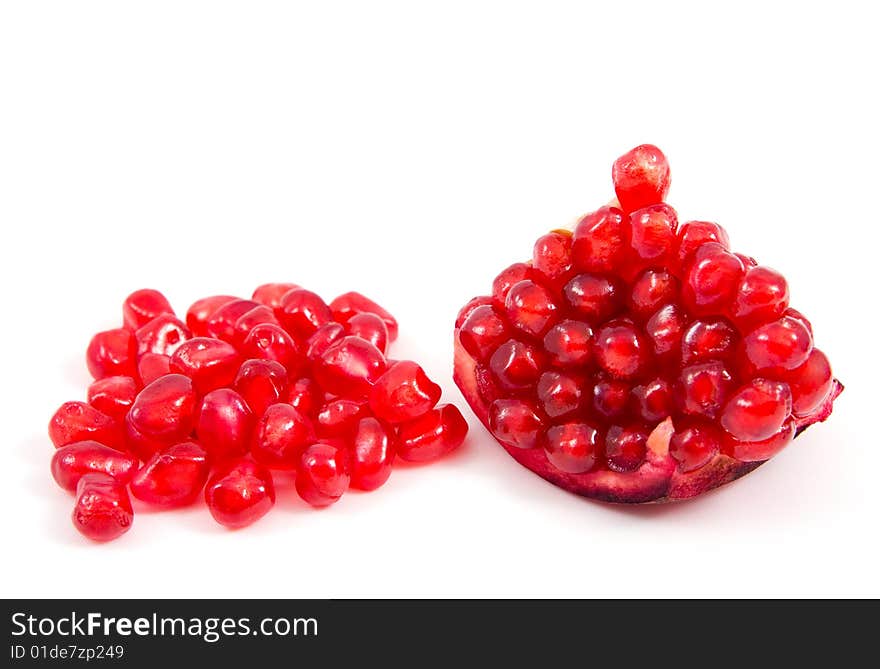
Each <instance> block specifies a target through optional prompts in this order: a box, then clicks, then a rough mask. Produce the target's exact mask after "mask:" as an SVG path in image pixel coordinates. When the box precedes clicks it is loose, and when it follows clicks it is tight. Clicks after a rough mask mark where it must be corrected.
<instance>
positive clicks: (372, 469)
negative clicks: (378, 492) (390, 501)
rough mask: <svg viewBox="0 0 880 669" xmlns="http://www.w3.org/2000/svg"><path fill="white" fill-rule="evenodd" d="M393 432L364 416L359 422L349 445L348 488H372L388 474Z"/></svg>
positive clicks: (385, 478)
mask: <svg viewBox="0 0 880 669" xmlns="http://www.w3.org/2000/svg"><path fill="white" fill-rule="evenodd" d="M394 441H395V439H394V432H393V431H392V430H391V428H389V427H388V426H386V425H384V424H383V423H382V421H380V420H378V419H376V418H373V417H372V416H367V417H366V418H362V419H361V421H360V422H359V423H358V426H357V431H356V432H355V435H354V439H353V440H352V448H351V487H352V488H358V489H360V490H375V489H376V488H378V487H380V486H381V485H382V484H384V483H385V482H386V481H387V480H388V477H389V476H391V467H392V465H393V463H394V456H395V453H396V449H395V447H394Z"/></svg>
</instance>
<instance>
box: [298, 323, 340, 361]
mask: <svg viewBox="0 0 880 669" xmlns="http://www.w3.org/2000/svg"><path fill="white" fill-rule="evenodd" d="M343 337H345V326H343V325H341V324H340V323H325V324H324V325H322V326H321V327H319V328H318V329H317V330H315V332H314V333H312V335H311V336H310V337H309V338H308V339H307V340H306V343H305V352H306V359H307V360H309V361H310V362H316V361H318V360H320V358H321V356H322V355H324V353H325V352H326V351H327V349H328V348H330V347H331V346H333V344H335V343H336V342H338V341H340V340H341V339H342V338H343Z"/></svg>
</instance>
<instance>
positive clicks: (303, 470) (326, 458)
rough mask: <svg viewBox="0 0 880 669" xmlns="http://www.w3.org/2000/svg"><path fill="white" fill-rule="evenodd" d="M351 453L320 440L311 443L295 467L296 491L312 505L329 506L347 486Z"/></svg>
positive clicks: (349, 477) (340, 495)
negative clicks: (349, 454)
mask: <svg viewBox="0 0 880 669" xmlns="http://www.w3.org/2000/svg"><path fill="white" fill-rule="evenodd" d="M347 459H348V456H347V454H346V452H345V451H344V450H342V449H341V448H336V447H335V446H333V445H331V444H325V443H320V442H319V443H317V444H312V445H311V446H309V447H308V448H307V449H306V450H305V452H304V453H303V454H302V457H301V458H300V461H299V466H298V467H297V470H296V492H297V493H299V496H300V497H301V498H302V499H303V501H305V502H307V503H308V504H311V505H312V506H316V507H322V506H329V505H331V504H333V503H334V502H336V501H337V500H338V499H339V498H340V497H342V493H344V492H345V491H346V490H347V489H348V484H349V481H350V479H351V476H350V475H349V472H348V470H349V466H348V462H347Z"/></svg>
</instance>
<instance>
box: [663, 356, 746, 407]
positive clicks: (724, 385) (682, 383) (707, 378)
mask: <svg viewBox="0 0 880 669" xmlns="http://www.w3.org/2000/svg"><path fill="white" fill-rule="evenodd" d="M734 387H735V384H734V381H733V377H731V375H730V372H729V371H728V370H727V368H726V367H725V366H724V363H722V362H719V361H717V360H711V361H709V362H702V363H698V364H695V365H689V366H688V367H685V368H683V369H682V370H681V373H680V375H679V378H678V382H677V383H676V399H677V402H678V407H679V409H681V411H683V412H684V413H686V414H690V415H693V416H706V417H708V418H715V417H716V416H717V415H718V412H719V411H721V408H722V407H723V406H724V403H725V401H726V400H727V398H728V397H729V396H730V394H731V392H733V390H734Z"/></svg>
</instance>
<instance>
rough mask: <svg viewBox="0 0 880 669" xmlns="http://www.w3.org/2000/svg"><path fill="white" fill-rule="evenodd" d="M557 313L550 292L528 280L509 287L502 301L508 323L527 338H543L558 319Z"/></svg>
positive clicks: (557, 308)
mask: <svg viewBox="0 0 880 669" xmlns="http://www.w3.org/2000/svg"><path fill="white" fill-rule="evenodd" d="M558 311H559V307H558V306H557V305H556V302H554V300H553V297H552V295H551V293H550V291H549V290H547V289H546V288H545V287H544V286H542V285H540V284H538V283H535V282H534V281H530V280H528V279H526V280H525V281H520V282H518V283H515V284H514V285H513V286H511V287H510V290H508V291H507V297H505V299H504V312H505V314H506V316H507V319H508V322H510V323H513V325H514V327H515V328H516V329H518V330H519V331H520V332H522V333H523V334H525V335H527V336H529V337H535V338H540V337H543V336H544V333H545V332H547V330H548V329H550V326H552V325H553V323H554V321H556V319H557V318H558Z"/></svg>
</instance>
